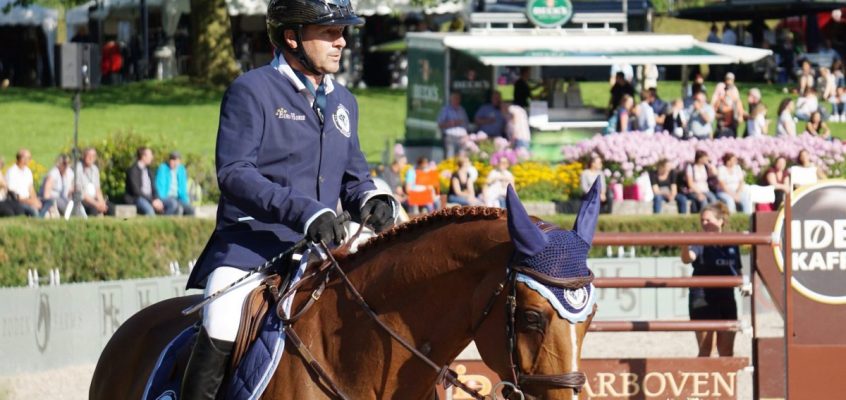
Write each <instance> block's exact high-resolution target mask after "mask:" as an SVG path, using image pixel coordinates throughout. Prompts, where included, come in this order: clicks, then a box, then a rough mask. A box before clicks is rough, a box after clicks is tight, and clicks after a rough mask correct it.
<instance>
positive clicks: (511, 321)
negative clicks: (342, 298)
mask: <svg viewBox="0 0 846 400" xmlns="http://www.w3.org/2000/svg"><path fill="white" fill-rule="evenodd" d="M363 225H364V224H362V226H363ZM360 233H361V229H359V231H358V232H356V234H355V235H353V237H352V238H351V239H350V240H349V241H347V243H346V244H345V245H344V247H346V246H349V244H351V243H352V242H353V241H354V240H355V238H356V237H357V236H359V234H360ZM317 245H319V248H320V249H321V250H322V251H323V253H324V254H325V255H326V257H325V259H324V261H323V263H322V264H321V265H320V266H319V267H318V269H317V271H315V272H313V273H311V274H308V275H306V276H303V277H302V278H301V279H300V280H299V281H298V282H297V283H296V284H293V285H291V286H290V287H289V288H288V290H286V291H285V292H284V293H282V294H280V295H278V296H277V309H276V314H277V316H278V317H279V319H280V321H281V323H282V325H283V330H284V331H285V334H286V335H287V337H288V338H289V339H290V341H291V344H292V345H294V347H296V348H297V351H298V352H299V353H300V356H302V357H303V359H304V360H305V361H306V365H308V366H309V367H310V368H311V369H312V371H313V372H314V373H315V374H316V375H317V377H318V380H319V381H322V383H323V384H324V385H325V386H326V387H327V388H328V389H329V391H330V392H332V394H333V395H334V397H335V398H338V399H343V400H348V399H350V397H349V396H347V395H346V394H345V393H344V392H343V391H342V390H341V388H340V387H338V385H337V383H336V382H335V381H334V380H333V379H332V377H331V376H330V375H329V373H328V372H327V371H326V369H324V368H323V366H322V365H321V364H320V362H319V361H317V359H316V358H315V357H314V355H313V354H312V353H311V351H310V350H309V349H308V347H307V346H306V345H305V344H304V343H303V341H302V340H301V339H300V336H299V335H298V334H297V333H296V331H295V330H294V323H295V322H296V321H297V320H299V319H300V317H302V316H303V315H304V314H305V313H306V312H307V311H308V310H309V309H310V308H311V307H312V306H313V305H314V304H315V303H316V302H317V301H318V300H319V299H320V296H321V295H322V294H323V291H324V290H325V289H326V284H327V283H328V282H329V281H330V280H331V275H332V273H335V274H337V275H338V276H339V277H340V278H341V281H342V283H343V284H344V286H345V287H346V288H347V290H349V292H350V294H352V296H353V300H354V301H355V302H356V303H357V304H358V305H359V306H360V307H361V308H362V309H363V310H364V312H365V313H366V314H367V316H368V317H370V319H371V320H373V321H374V322H375V323H376V324H377V325H378V326H379V327H380V328H381V329H382V330H383V331H385V332H386V333H387V334H388V335H390V336H391V338H393V339H394V340H395V341H396V342H397V343H399V344H400V345H401V346H402V347H404V348H405V349H406V350H408V351H409V352H411V354H413V355H414V356H415V357H416V358H417V359H419V360H421V361H423V363H425V364H426V365H427V366H428V367H430V368H431V369H432V370H434V371H435V372H437V376H438V378H437V382H438V383H440V384H442V385H443V386H444V389H449V388H450V386H452V385H454V386H456V387H458V388H459V389H461V390H463V391H464V392H465V393H467V394H468V395H470V396H471V397H472V398H474V399H476V400H488V399H494V400H496V398H497V394H496V387H495V388H494V390H493V391H492V392H491V393H492V394H491V395H489V396H485V395H482V394H481V393H480V392H479V391H478V390H476V389H473V388H470V387H469V386H467V385H466V384H465V383H463V382H461V381H460V380H459V379H458V373H456V372H455V371H453V370H452V369H450V368H449V366H447V365H444V366H439V365H438V364H437V363H435V362H434V361H432V359H431V358H429V357H427V356H426V355H425V354H423V353H422V352H421V351H420V350H418V349H416V348H415V347H414V346H413V345H412V344H410V343H409V342H408V341H407V340H406V339H405V338H403V337H401V336H400V335H399V334H398V333H396V332H395V331H394V330H393V329H391V327H389V326H388V325H387V324H385V323H384V322H383V321H382V320H381V319H380V318H379V316H378V315H377V314H376V312H375V311H373V309H372V308H371V307H370V305H369V304H367V301H366V300H365V299H364V297H363V296H362V295H361V293H360V292H359V291H358V289H356V288H355V286H354V285H353V284H352V282H351V281H350V280H349V277H348V276H347V274H346V273H345V272H344V271H343V269H342V268H341V267H340V265H339V264H338V261H337V260H336V259H335V257H334V256H333V255H332V252H331V251H330V250H329V248H328V246H326V243H324V242H322V241H321V242H320V243H317ZM517 273H522V274H526V275H528V276H530V277H532V278H534V279H536V280H538V281H539V282H541V283H543V284H546V285H551V286H557V287H561V288H568V289H577V288H581V287H583V286H585V285H587V284H589V283H590V282H591V281H592V280H593V273H591V275H589V276H587V277H579V278H571V279H557V278H553V277H549V276H547V275H545V274H541V273H538V272H536V271H534V270H531V269H528V268H524V267H522V266H510V267H509V269H508V273H507V275H506V279H505V280H503V281H502V282H500V283H499V284H498V285H497V286H496V287H495V288H494V291H493V293H492V294H491V296H490V298H489V299H488V302H487V303H486V305H485V308H484V309H483V311H482V315H481V316H480V318H479V320H478V321H477V322H476V323H475V324H474V325H473V329H472V335H473V336H475V334H476V332H477V331H478V329H479V328H480V327H481V325H482V323H483V322H484V321H485V320H486V319H487V317H488V315H490V313H491V311H492V309H493V307H494V305H495V303H496V301H497V299H498V298H499V296H500V295H501V294H502V292H503V291H504V289H505V288H506V286H507V287H509V288H510V290H509V294H508V296H507V298H506V306H505V308H506V310H505V312H506V318H507V325H506V334H507V335H506V336H507V346H508V354H509V362H510V364H511V366H510V369H511V372H512V379H513V381H512V382H506V381H503V382H501V383H500V384H498V385H497V387H499V386H504V388H503V395H504V396H505V398H506V399H510V398H511V396H512V395H517V396H518V397H519V398H520V399H524V398H525V395H524V394H523V391H522V390H521V386H524V385H529V386H534V385H542V386H551V387H556V388H569V389H573V390H574V391H575V392H576V393H578V392H579V391H580V390H581V389H582V386H584V384H585V382H586V378H585V374H584V373H583V372H579V371H574V372H567V373H563V374H557V375H533V374H531V372H532V371H530V373H528V374H526V373H524V372H523V371H521V368H520V367H519V366H518V365H517V364H516V363H515V362H514V360H515V358H516V355H517V346H516V342H517V340H516V339H517V331H516V315H515V313H516V309H517V297H516V278H517ZM315 278H317V279H320V280H321V281H320V284H319V285H318V287H317V288H316V289H314V291H312V293H311V295H310V296H309V298H308V300H307V301H306V302H305V304H303V305H302V306H300V308H299V310H297V311H296V312H295V313H294V314H293V315H291V316H290V317H286V313H285V311H284V308H283V300H284V299H285V298H286V297H289V296H291V295H293V294H294V293H296V291H297V289H299V288H300V287H302V286H303V285H304V284H305V282H308V281H310V280H312V279H315Z"/></svg>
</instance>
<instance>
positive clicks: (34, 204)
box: [6, 149, 42, 217]
mask: <svg viewBox="0 0 846 400" xmlns="http://www.w3.org/2000/svg"><path fill="white" fill-rule="evenodd" d="M30 160H32V154H31V153H30V152H29V150H27V149H20V150H18V153H17V154H16V155H15V164H14V165H12V166H11V167H9V170H8V171H6V185H8V187H9V192H11V193H14V195H15V196H16V197H17V198H18V202H19V203H20V205H21V207H23V210H24V213H26V215H29V216H31V217H34V216H36V215H38V212H39V211H40V210H41V206H42V204H41V200H39V199H38V196H36V195H35V185H34V184H33V179H32V170H30V169H29V161H30Z"/></svg>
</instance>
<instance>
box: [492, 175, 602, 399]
mask: <svg viewBox="0 0 846 400" xmlns="http://www.w3.org/2000/svg"><path fill="white" fill-rule="evenodd" d="M507 208H508V231H509V234H510V236H511V241H512V243H513V244H514V247H515V254H514V257H513V259H512V260H511V262H510V265H509V275H508V276H509V280H510V284H509V285H508V286H507V288H508V289H507V290H509V291H510V293H509V295H508V296H507V299H506V307H505V309H506V311H505V313H504V317H505V325H506V335H505V344H504V345H505V348H506V349H507V353H506V357H505V360H503V359H502V357H496V356H494V355H493V353H494V352H499V353H501V352H502V348H499V349H496V348H495V347H498V346H501V345H502V343H501V338H502V334H501V333H500V334H498V335H494V336H495V337H498V338H500V339H498V340H497V339H494V340H486V339H482V338H480V337H479V335H477V339H476V342H477V345H478V347H479V351H480V353H481V355H482V358H483V359H485V361H486V363H488V365H489V366H491V368H493V369H494V370H495V371H496V372H497V373H498V374H499V375H500V377H501V378H502V379H503V380H504V381H508V382H512V383H515V384H516V386H517V388H519V390H520V391H522V392H523V393H524V394H525V395H526V397H527V398H531V397H537V398H542V399H572V398H576V397H577V395H578V392H579V391H580V390H581V388H582V385H583V384H584V382H585V376H584V374H583V373H581V372H580V371H579V360H580V357H581V346H582V339H583V338H584V335H585V333H586V332H587V329H588V326H589V325H590V322H591V319H592V318H593V315H594V313H595V311H596V306H595V302H596V297H595V293H594V292H595V289H594V287H593V285H592V284H591V281H592V279H593V273H592V272H591V271H590V269H588V267H587V263H586V261H587V256H588V251H589V250H590V246H591V242H592V241H593V234H594V230H595V227H596V221H597V217H598V216H599V184H598V182H597V183H595V184H594V185H593V188H592V189H591V191H590V192H588V195H587V196H586V199H585V201H584V202H583V204H582V207H581V209H580V210H579V214H578V217H577V218H576V223H575V227H574V229H573V230H562V229H559V228H557V227H555V226H553V225H551V224H547V223H545V222H542V221H540V222H536V221H535V220H533V219H532V218H530V217H529V215H528V214H527V213H526V210H525V208H524V207H523V205H522V204H521V203H520V200H519V199H518V198H517V195H516V194H515V193H514V191H513V190H512V189H511V188H510V187H509V191H508V196H507ZM486 329H495V328H494V327H493V326H492V325H488V326H486ZM499 329H502V326H501V325H500V326H499ZM500 332H501V331H500ZM480 339H481V340H480ZM497 342H498V343H497ZM486 353H487V357H486ZM511 389H512V388H507V389H506V390H505V393H508V392H509V390H511ZM510 398H519V396H517V395H512V396H511V397H510Z"/></svg>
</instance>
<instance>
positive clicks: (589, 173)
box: [579, 153, 611, 213]
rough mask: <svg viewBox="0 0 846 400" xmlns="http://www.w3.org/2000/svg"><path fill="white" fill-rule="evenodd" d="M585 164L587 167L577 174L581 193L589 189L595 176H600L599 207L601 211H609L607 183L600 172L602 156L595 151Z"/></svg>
mask: <svg viewBox="0 0 846 400" xmlns="http://www.w3.org/2000/svg"><path fill="white" fill-rule="evenodd" d="M587 166H588V167H587V169H583V170H582V173H581V175H579V187H580V188H581V189H582V193H587V192H588V191H590V188H591V187H592V186H593V182H595V181H596V178H600V179H599V204H600V205H599V209H600V212H603V213H608V212H611V202H610V201H608V200H609V196H608V185H606V184H605V175H604V174H603V172H602V157H600V156H599V154H596V153H593V154H591V155H590V160H588V162H587Z"/></svg>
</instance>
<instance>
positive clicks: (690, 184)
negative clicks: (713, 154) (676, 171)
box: [685, 150, 717, 213]
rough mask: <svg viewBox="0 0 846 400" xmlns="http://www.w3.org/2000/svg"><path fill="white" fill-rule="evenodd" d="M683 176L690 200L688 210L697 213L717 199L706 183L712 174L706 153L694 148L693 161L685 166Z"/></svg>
mask: <svg viewBox="0 0 846 400" xmlns="http://www.w3.org/2000/svg"><path fill="white" fill-rule="evenodd" d="M685 176H686V179H687V189H688V192H687V193H686V195H687V198H688V200H690V202H691V203H690V212H693V213H698V212H699V211H701V210H702V208H703V207H705V206H706V205H708V204H711V203H713V202H715V201H717V196H716V195H715V194H714V192H712V191H711V188H710V187H709V185H708V180H709V178H710V177H712V176H714V171H713V167H712V166H711V161H710V159H709V157H708V153H706V152H705V151H703V150H696V155H695V156H694V157H693V163H692V164H689V165H688V166H687V170H686V171H685Z"/></svg>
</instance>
